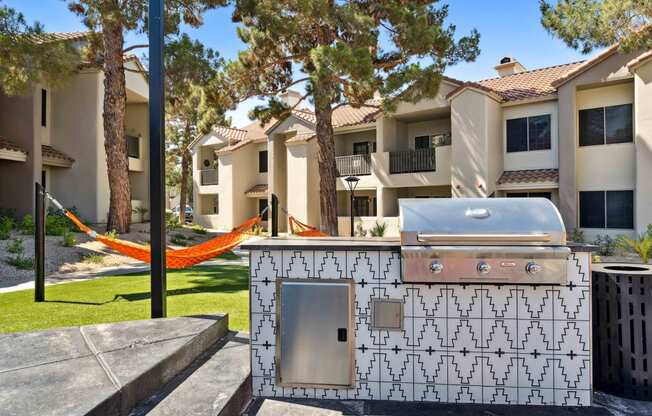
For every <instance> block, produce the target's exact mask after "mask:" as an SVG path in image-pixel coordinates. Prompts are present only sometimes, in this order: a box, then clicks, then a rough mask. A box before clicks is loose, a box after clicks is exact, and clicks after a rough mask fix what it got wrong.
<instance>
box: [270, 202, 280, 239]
mask: <svg viewBox="0 0 652 416" xmlns="http://www.w3.org/2000/svg"><path fill="white" fill-rule="evenodd" d="M271 217H272V237H278V197H277V196H276V194H272V216H271Z"/></svg>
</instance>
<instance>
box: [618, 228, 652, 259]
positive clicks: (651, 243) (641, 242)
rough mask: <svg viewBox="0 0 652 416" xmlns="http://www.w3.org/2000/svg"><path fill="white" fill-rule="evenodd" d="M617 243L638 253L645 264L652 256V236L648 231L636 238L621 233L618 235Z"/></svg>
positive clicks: (624, 248)
mask: <svg viewBox="0 0 652 416" xmlns="http://www.w3.org/2000/svg"><path fill="white" fill-rule="evenodd" d="M616 244H617V246H618V247H619V248H621V249H623V250H627V251H633V252H635V253H636V254H638V256H639V257H640V258H641V261H643V263H644V264H647V263H648V262H649V261H650V257H652V236H649V235H647V233H641V235H639V236H638V237H636V238H629V237H627V236H624V235H621V236H620V237H618V240H617V241H616Z"/></svg>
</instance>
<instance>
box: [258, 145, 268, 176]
mask: <svg viewBox="0 0 652 416" xmlns="http://www.w3.org/2000/svg"><path fill="white" fill-rule="evenodd" d="M258 172H260V173H264V172H267V150H263V151H262V152H258Z"/></svg>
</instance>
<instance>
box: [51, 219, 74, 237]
mask: <svg viewBox="0 0 652 416" xmlns="http://www.w3.org/2000/svg"><path fill="white" fill-rule="evenodd" d="M69 230H70V228H69V225H68V221H67V217H63V216H60V215H48V216H47V217H45V235H56V236H62V235H64V234H65V233H66V232H67V231H69Z"/></svg>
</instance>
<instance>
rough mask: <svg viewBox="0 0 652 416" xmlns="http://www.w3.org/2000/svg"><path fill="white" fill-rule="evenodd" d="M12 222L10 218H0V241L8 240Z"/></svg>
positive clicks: (12, 226)
mask: <svg viewBox="0 0 652 416" xmlns="http://www.w3.org/2000/svg"><path fill="white" fill-rule="evenodd" d="M14 225H15V224H14V220H13V218H11V217H0V240H8V239H9V237H10V236H11V230H12V229H13V228H14Z"/></svg>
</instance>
